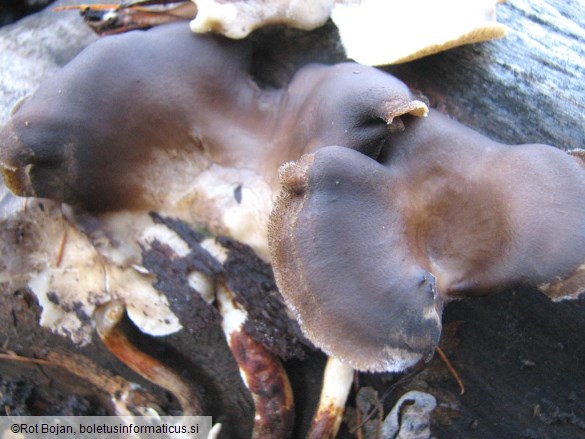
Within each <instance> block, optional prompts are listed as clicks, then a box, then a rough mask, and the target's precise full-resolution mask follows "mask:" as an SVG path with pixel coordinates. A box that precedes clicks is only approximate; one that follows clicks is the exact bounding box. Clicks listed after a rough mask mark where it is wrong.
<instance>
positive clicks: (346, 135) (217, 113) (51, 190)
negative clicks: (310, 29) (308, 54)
mask: <svg viewBox="0 0 585 439" xmlns="http://www.w3.org/2000/svg"><path fill="white" fill-rule="evenodd" d="M252 49H253V48H252V46H251V43H250V42H249V41H229V40H227V39H225V38H223V37H220V36H212V35H203V36H200V35H193V34H192V33H191V32H190V31H189V27H188V24H187V23H185V22H183V23H177V24H171V25H165V26H160V27H156V28H153V29H151V30H149V31H134V32H128V33H124V34H121V35H115V36H109V37H104V38H102V39H100V40H98V41H97V42H96V43H95V44H93V45H91V46H89V47H88V48H87V49H85V50H84V51H83V52H82V53H81V54H80V55H79V56H77V57H76V58H75V59H74V60H73V61H72V62H71V63H69V64H68V65H67V66H65V67H64V68H63V69H62V70H61V71H60V72H58V73H57V74H55V75H54V76H53V77H51V78H49V79H48V80H47V81H45V82H44V83H43V84H42V85H41V87H40V88H39V90H38V91H37V92H36V93H35V94H34V95H33V96H31V97H30V98H29V99H28V100H27V101H26V102H25V103H24V104H23V105H22V106H21V107H20V108H19V109H18V110H16V111H15V113H14V115H13V117H12V119H11V120H10V121H9V123H8V125H7V126H6V127H5V128H4V129H3V130H2V131H1V132H0V164H1V165H2V167H3V173H4V176H5V181H6V182H7V184H8V186H9V187H10V189H12V190H13V191H14V192H16V193H17V194H20V195H26V196H38V197H46V198H53V199H56V200H59V201H65V202H67V203H70V204H74V205H78V206H81V207H83V208H85V209H89V210H94V211H98V210H112V209H117V208H149V209H153V208H156V207H157V205H156V202H157V200H161V199H165V198H166V195H167V193H166V192H165V191H167V192H168V187H169V183H170V182H174V181H176V180H177V167H176V166H174V165H173V163H174V164H180V165H181V166H182V171H181V172H184V171H185V168H187V166H185V163H192V164H193V166H192V168H191V169H188V171H189V172H191V174H190V175H191V177H194V176H196V175H197V172H200V171H201V170H202V169H205V168H206V167H207V166H209V164H210V163H216V164H219V165H223V166H230V167H234V168H246V169H250V170H253V171H255V172H257V173H258V174H260V175H261V176H263V177H264V178H265V180H266V181H267V182H268V184H269V185H271V187H272V188H274V189H275V190H276V188H277V187H278V179H277V169H278V167H279V166H280V165H281V164H282V163H284V162H286V161H289V160H295V159H297V158H298V157H300V155H301V154H303V153H304V152H308V151H313V150H315V149H318V148H320V147H322V146H327V145H333V144H337V145H342V146H346V147H350V148H355V149H358V150H360V151H362V152H364V153H367V154H369V155H372V156H375V155H376V154H378V153H379V151H380V150H381V148H382V144H383V143H384V142H385V141H386V140H387V138H388V136H389V135H390V132H391V130H390V129H389V127H388V125H389V124H390V125H391V124H392V123H393V122H395V120H396V118H397V117H399V116H401V115H402V114H406V113H411V114H415V115H424V114H426V111H427V107H426V105H425V104H424V103H423V102H421V101H420V100H418V99H417V98H416V97H415V96H413V95H412V94H411V93H410V91H409V90H408V88H407V87H406V86H405V85H404V84H403V83H401V82H400V81H398V80H397V79H395V78H393V77H392V76H390V75H387V74H385V73H383V72H381V71H378V70H376V69H374V68H371V67H364V66H359V65H357V64H353V63H346V64H341V65H337V66H331V67H327V66H322V65H309V66H306V67H304V68H302V69H301V70H299V71H298V72H297V74H296V75H295V77H294V78H293V79H292V81H291V83H290V84H288V86H287V87H283V88H282V89H270V90H265V89H261V88H260V87H259V86H258V85H257V84H256V83H255V82H254V79H253V78H252V77H251V76H250V74H249V70H250V64H251V62H252V59H253V56H254V53H253V50H252ZM391 127H392V125H391ZM183 179H185V180H189V178H187V177H185V176H184V175H183ZM191 180H192V179H191Z"/></svg>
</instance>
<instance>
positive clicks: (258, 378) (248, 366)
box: [217, 282, 294, 439]
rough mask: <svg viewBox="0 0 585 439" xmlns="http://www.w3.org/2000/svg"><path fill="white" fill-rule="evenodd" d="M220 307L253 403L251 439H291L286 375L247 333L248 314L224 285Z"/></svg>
mask: <svg viewBox="0 0 585 439" xmlns="http://www.w3.org/2000/svg"><path fill="white" fill-rule="evenodd" d="M217 304H218V308H219V312H220V314H221V315H222V317H223V320H222V329H223V331H224V334H225V337H226V339H227V342H228V345H229V347H230V350H231V351H232V353H233V355H234V358H235V360H236V362H237V363H238V367H239V369H240V375H241V376H242V379H243V381H244V384H245V385H246V387H247V388H248V390H249V391H250V393H251V395H252V399H253V400H254V405H255V410H256V412H255V416H254V431H253V434H252V438H253V439H268V438H274V439H281V438H287V437H290V435H291V433H292V427H293V420H294V419H293V418H294V401H293V394H292V389H291V386H290V382H289V380H288V376H287V374H286V371H285V370H284V368H283V366H282V364H281V363H280V361H279V360H278V358H276V356H275V355H273V354H272V353H271V352H269V351H268V350H267V349H266V348H265V347H264V346H262V345H261V344H260V343H258V342H257V341H255V340H254V339H253V338H252V337H250V336H249V335H248V334H247V333H246V331H245V329H244V324H245V322H246V320H247V318H248V314H247V312H246V310H245V309H243V308H242V306H241V305H240V304H239V303H238V302H237V301H236V300H235V298H234V295H233V293H232V292H231V291H230V290H229V288H228V287H227V286H226V285H225V284H224V283H223V282H220V284H219V285H218V288H217Z"/></svg>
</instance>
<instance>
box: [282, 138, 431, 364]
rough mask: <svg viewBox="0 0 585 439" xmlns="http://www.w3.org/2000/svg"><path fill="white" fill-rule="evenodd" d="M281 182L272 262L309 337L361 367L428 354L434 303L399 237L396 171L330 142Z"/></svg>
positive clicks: (402, 227) (427, 278) (423, 274)
mask: <svg viewBox="0 0 585 439" xmlns="http://www.w3.org/2000/svg"><path fill="white" fill-rule="evenodd" d="M282 182H283V187H284V194H283V195H282V196H281V198H280V199H279V202H278V205H277V208H276V209H275V211H274V212H273V215H272V219H273V222H272V225H271V233H270V234H271V238H272V245H273V249H274V251H273V264H274V267H275V271H276V275H277V280H278V284H279V286H280V288H281V290H282V292H283V294H284V295H285V298H286V300H287V301H288V303H289V305H290V306H291V307H292V309H293V310H294V312H295V313H296V315H297V317H298V320H299V322H300V324H301V327H302V328H303V330H304V331H305V332H306V335H307V336H308V338H309V339H310V340H311V341H313V342H314V343H315V344H317V345H318V346H319V347H320V348H321V349H323V350H324V351H325V352H326V353H328V354H329V355H333V356H335V357H338V358H340V359H342V360H343V361H345V362H347V363H348V364H350V365H351V366H352V367H354V368H357V369H361V370H371V371H382V370H389V371H399V370H403V369H405V368H406V367H408V366H411V365H412V364H414V363H416V362H417V361H418V360H420V359H421V358H422V357H426V356H427V355H429V354H430V353H432V352H433V349H434V346H435V345H436V343H437V342H438V340H439V336H440V333H441V321H440V313H441V303H440V301H438V300H437V292H436V282H435V278H434V276H433V275H432V274H431V273H429V272H428V271H427V270H426V269H425V268H423V267H422V266H421V265H420V264H419V263H418V262H417V261H416V260H415V259H414V256H413V253H414V252H413V251H412V250H411V249H410V248H409V247H410V244H409V243H408V242H407V241H406V240H405V233H406V229H407V225H406V223H405V219H406V218H405V217H404V215H403V213H402V212H401V210H402V208H401V206H400V205H399V203H397V200H396V199H395V198H394V197H393V196H392V195H393V194H396V193H398V191H400V190H401V187H400V185H399V184H397V183H398V182H397V181H396V178H395V177H393V176H392V175H390V174H389V173H388V172H387V170H386V169H385V168H384V167H383V166H382V165H380V164H379V163H377V162H376V161H374V160H372V159H370V158H369V157H367V156H365V155H363V154H361V153H359V152H356V151H354V150H351V149H349V148H343V147H337V146H331V147H327V148H323V149H321V150H319V151H317V152H316V153H314V154H311V155H306V156H304V157H303V158H301V160H299V162H298V163H296V164H289V165H287V166H285V167H284V168H283V171H282Z"/></svg>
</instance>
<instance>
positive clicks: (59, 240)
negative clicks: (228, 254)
mask: <svg viewBox="0 0 585 439" xmlns="http://www.w3.org/2000/svg"><path fill="white" fill-rule="evenodd" d="M0 206H1V207H0V235H1V236H0V255H3V256H2V257H1V258H0V264H1V265H2V268H3V269H2V270H1V273H2V274H1V277H2V279H1V280H2V281H3V282H5V283H6V284H8V285H9V286H10V288H12V289H18V288H24V287H26V286H28V287H29V288H30V289H31V291H32V292H33V293H34V294H35V295H36V297H37V299H38V301H39V304H40V305H41V307H42V313H41V318H40V325H41V326H43V327H47V328H49V329H51V330H52V331H53V332H55V333H57V334H60V335H64V336H67V337H70V338H71V340H72V341H74V342H76V343H80V344H86V343H89V342H90V341H91V334H92V332H93V326H92V322H91V316H92V315H93V312H94V310H95V307H96V305H99V304H101V303H104V302H107V301H109V300H115V299H122V300H123V301H124V302H125V303H126V304H127V307H128V314H129V316H130V318H131V319H132V320H133V321H134V323H135V324H136V325H137V326H138V327H139V328H140V329H141V330H142V331H143V332H146V333H148V334H152V335H167V334H171V333H173V332H176V331H178V330H179V329H181V325H180V323H179V321H178V319H177V317H176V316H175V315H174V314H173V313H172V312H171V311H170V309H169V306H168V302H167V300H166V298H165V296H164V295H162V294H160V293H159V292H158V291H156V290H155V289H154V287H153V286H152V282H153V278H152V276H149V275H145V274H143V273H139V272H138V271H136V270H135V269H133V268H132V267H131V266H127V267H123V266H122V267H121V266H119V265H117V264H115V263H112V261H110V260H109V259H108V258H107V257H105V256H104V255H103V254H101V253H100V252H99V251H98V250H97V248H96V247H95V246H94V245H93V243H92V242H91V240H90V239H89V238H88V237H87V236H86V235H85V234H84V233H82V232H81V231H80V230H78V229H77V228H76V227H74V226H73V225H72V224H70V223H69V222H68V221H67V220H66V219H65V217H64V216H63V214H62V212H61V208H60V206H59V205H58V204H57V203H55V202H52V201H50V200H36V199H29V200H27V203H26V205H25V204H24V203H23V199H22V198H17V197H15V196H13V195H12V194H10V193H9V192H8V190H7V189H6V188H5V187H4V186H3V185H0ZM65 235H66V238H64V236H65Z"/></svg>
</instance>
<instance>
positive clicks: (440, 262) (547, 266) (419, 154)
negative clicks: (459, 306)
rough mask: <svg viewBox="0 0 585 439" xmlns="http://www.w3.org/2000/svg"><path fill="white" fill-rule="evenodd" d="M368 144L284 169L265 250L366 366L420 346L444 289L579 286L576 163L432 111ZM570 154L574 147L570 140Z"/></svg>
mask: <svg viewBox="0 0 585 439" xmlns="http://www.w3.org/2000/svg"><path fill="white" fill-rule="evenodd" d="M402 121H403V123H404V131H402V132H397V133H395V134H394V135H392V136H391V137H390V139H389V141H388V142H387V143H386V144H385V145H384V149H383V150H382V151H380V152H379V153H378V154H376V155H370V156H368V155H367V154H362V153H359V152H357V151H355V150H352V149H350V148H344V147H339V146H330V147H327V148H322V149H320V150H318V151H316V152H315V153H313V154H307V155H304V156H303V157H302V158H301V159H300V160H298V161H297V162H296V163H288V164H285V165H284V166H283V167H282V168H281V181H282V185H283V192H282V194H281V196H280V198H279V200H278V202H277V204H276V207H275V209H274V210H273V212H272V215H271V227H270V228H269V237H270V246H271V250H272V263H273V267H274V272H275V275H276V279H277V283H278V286H279V288H280V291H281V292H282V294H283V296H284V298H285V299H286V301H287V303H288V304H289V305H290V307H291V308H292V309H293V310H294V312H295V315H296V316H297V320H298V321H299V322H300V324H301V328H302V329H303V331H304V332H305V334H306V335H307V337H308V338H309V339H310V340H311V341H312V342H313V343H315V344H316V345H317V346H319V347H320V348H321V349H323V350H324V351H325V352H326V353H328V354H329V355H331V356H333V357H336V358H339V359H341V360H342V361H343V362H345V363H347V364H349V365H351V366H352V367H354V368H356V369H359V370H365V371H375V372H383V371H401V370H404V369H405V368H406V367H409V366H412V365H413V364H415V363H416V362H418V361H419V360H421V359H426V358H429V357H430V356H431V355H432V354H433V352H434V350H435V347H436V345H437V343H438V341H439V336H440V334H441V313H442V310H443V307H444V305H445V304H446V303H448V302H449V301H451V300H454V299H457V298H462V297H470V296H476V295H484V294H490V293H493V292H497V291H501V290H504V289H509V288H512V287H515V286H520V285H530V286H535V287H538V288H540V289H541V290H542V291H543V292H544V293H545V294H547V295H548V296H549V297H551V298H552V299H555V300H556V299H563V298H575V297H577V296H578V295H580V294H581V293H583V291H585V269H584V267H585V265H584V263H585V227H584V226H585V170H584V168H583V162H582V161H581V159H580V158H579V157H575V156H573V155H569V154H567V153H565V152H563V151H561V150H559V149H557V148H554V147H551V146H547V145H518V146H508V145H502V144H500V143H497V142H494V141H492V140H490V139H488V138H486V137H484V136H482V135H480V134H478V133H476V132H474V131H472V130H471V129H469V128H466V127H464V126H462V125H460V124H459V123H457V122H455V121H453V120H451V119H449V118H448V117H447V116H444V115H442V114H441V113H439V112H437V111H434V110H432V111H431V112H430V113H429V115H428V117H426V118H411V117H408V116H405V117H403V118H402ZM574 154H576V153H574Z"/></svg>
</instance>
